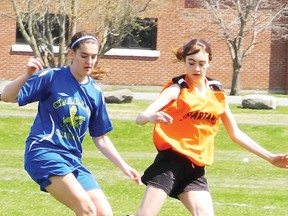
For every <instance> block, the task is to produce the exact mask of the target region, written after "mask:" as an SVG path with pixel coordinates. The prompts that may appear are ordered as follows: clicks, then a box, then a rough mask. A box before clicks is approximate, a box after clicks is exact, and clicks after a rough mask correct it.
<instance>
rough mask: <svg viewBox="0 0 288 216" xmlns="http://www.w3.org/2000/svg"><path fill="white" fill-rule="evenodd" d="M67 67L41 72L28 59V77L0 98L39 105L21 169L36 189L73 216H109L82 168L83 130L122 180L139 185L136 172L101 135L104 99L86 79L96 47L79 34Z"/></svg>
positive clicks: (107, 125) (105, 122)
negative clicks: (131, 181) (47, 195)
mask: <svg viewBox="0 0 288 216" xmlns="http://www.w3.org/2000/svg"><path fill="white" fill-rule="evenodd" d="M69 48H70V49H69V50H68V56H69V57H71V59H72V63H71V65H70V66H67V67H59V68H47V69H43V68H42V65H41V63H40V62H39V61H38V60H37V59H35V58H31V59H29V61H28V63H27V72H26V73H25V74H23V75H21V76H20V77H18V78H17V79H15V80H14V81H12V82H11V83H10V84H8V85H7V86H6V87H5V88H4V90H3V92H2V95H1V99H2V100H3V101H6V102H18V104H19V105H20V106H24V105H26V104H28V103H32V102H35V101H38V102H39V103H38V113H37V115H36V118H35V120H34V123H33V125H32V127H31V131H30V133H29V136H28V138H27V140H26V148H25V158H24V163H25V169H26V171H27V172H28V173H29V175H30V176H31V178H32V179H33V180H34V181H35V182H37V183H38V184H39V185H40V189H41V190H43V191H47V192H49V193H50V194H51V195H52V196H53V197H54V198H55V199H56V200H58V201H60V202H61V203H63V204H64V205H66V206H67V207H69V208H70V209H71V210H73V211H74V212H75V214H76V215H77V216H84V215H85V216H86V215H87V216H88V215H89V216H90V215H91V216H92V215H93V216H94V215H105V216H108V215H112V209H111V207H110V204H109V202H108V200H107V198H106V197H105V195H104V193H103V192H102V190H101V189H100V187H99V185H98V183H97V181H96V180H95V179H94V177H93V175H92V174H91V172H90V171H89V170H88V169H87V168H86V167H85V166H83V164H82V159H81V158H82V142H83V139H84V136H85V134H86V131H87V130H89V133H90V135H91V137H92V140H93V142H94V143H95V145H96V147H97V148H98V149H99V150H100V151H101V152H102V153H103V154H104V155H105V156H106V157H107V158H108V159H109V160H111V161H112V162H113V163H114V164H115V165H116V166H118V167H119V168H120V169H121V170H122V171H123V172H124V173H125V174H126V175H127V176H129V177H130V178H131V179H132V180H134V181H136V182H137V183H138V184H140V179H139V174H138V172H137V171H136V170H135V169H133V168H132V167H130V166H129V165H128V164H127V163H126V162H125V161H124V160H123V159H122V158H121V156H120V155H119V153H118V152H117V150H116V149H115V147H114V145H113V143H112V142H111V140H110V139H109V137H108V136H106V135H105V134H106V133H107V132H109V131H111V130H112V125H111V122H110V120H109V117H108V114H107V110H106V106H105V102H104V97H103V94H102V91H101V90H100V88H99V86H98V85H97V83H96V82H95V81H94V80H93V79H92V78H91V77H89V74H90V73H91V71H92V69H93V67H94V65H95V63H96V60H97V55H98V48H99V45H98V42H97V39H96V38H95V36H93V35H92V34H90V33H87V32H78V33H76V34H75V35H74V36H73V37H72V39H71V44H70V45H69Z"/></svg>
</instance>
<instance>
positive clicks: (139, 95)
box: [133, 87, 288, 106]
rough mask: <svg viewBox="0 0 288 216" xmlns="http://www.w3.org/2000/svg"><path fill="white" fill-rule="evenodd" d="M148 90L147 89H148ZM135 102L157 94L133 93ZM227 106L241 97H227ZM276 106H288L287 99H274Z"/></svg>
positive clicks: (151, 97) (239, 101)
mask: <svg viewBox="0 0 288 216" xmlns="http://www.w3.org/2000/svg"><path fill="white" fill-rule="evenodd" d="M148 88H149V87H148ZM133 95H134V99H135V100H155V99H156V98H157V97H158V95H159V93H142V92H141V93H140V92H133ZM227 98H228V103H229V104H241V103H242V98H243V96H229V95H228V96H227ZM276 99H277V106H288V98H280V97H278V98H276Z"/></svg>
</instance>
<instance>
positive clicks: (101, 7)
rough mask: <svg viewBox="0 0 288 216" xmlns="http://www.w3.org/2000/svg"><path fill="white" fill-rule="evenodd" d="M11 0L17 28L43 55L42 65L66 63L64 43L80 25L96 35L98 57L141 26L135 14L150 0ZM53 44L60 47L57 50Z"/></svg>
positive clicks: (37, 51) (137, 14)
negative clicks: (98, 46)
mask: <svg viewBox="0 0 288 216" xmlns="http://www.w3.org/2000/svg"><path fill="white" fill-rule="evenodd" d="M11 2H12V4H13V9H14V12H15V15H16V20H17V24H18V28H19V29H20V31H21V33H22V35H23V37H24V39H25V41H26V42H27V43H28V44H29V45H30V47H31V48H32V50H33V53H34V55H35V56H36V57H40V58H42V61H43V63H44V66H46V67H49V66H61V65H63V64H65V47H66V46H67V44H69V40H70V38H71V35H73V34H74V33H75V32H76V31H77V30H76V29H77V26H82V25H85V26H87V25H89V29H91V31H94V33H95V34H96V35H97V37H98V39H99V41H100V42H101V44H100V54H99V57H101V56H102V55H104V54H105V53H106V52H107V51H109V50H110V49H111V48H113V47H116V46H117V45H118V44H119V43H120V42H121V41H122V40H123V38H125V36H126V35H128V34H130V33H131V32H132V31H133V30H134V29H135V28H139V27H140V26H139V25H138V24H137V18H138V17H139V16H141V12H143V11H145V10H147V9H148V6H149V4H150V3H151V2H152V0H145V1H141V0H113V1H112V0H93V1H81V0H79V2H78V0H35V1H32V0H11ZM80 3H81V4H80ZM87 5H88V6H89V7H87ZM87 8H88V9H87ZM88 22H89V23H88ZM93 26H94V29H93ZM86 30H87V29H86ZM55 47H59V52H58V53H57V54H56V50H55ZM99 59H100V58H99Z"/></svg>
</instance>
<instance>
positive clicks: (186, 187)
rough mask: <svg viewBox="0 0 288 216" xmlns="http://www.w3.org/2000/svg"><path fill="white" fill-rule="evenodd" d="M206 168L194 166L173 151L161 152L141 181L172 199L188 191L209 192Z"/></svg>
mask: <svg viewBox="0 0 288 216" xmlns="http://www.w3.org/2000/svg"><path fill="white" fill-rule="evenodd" d="M204 175H205V167H199V166H197V165H195V164H193V163H192V162H191V161H190V160H189V159H187V158H186V157H185V156H182V155H180V154H179V153H177V152H175V151H173V150H165V151H161V152H159V153H158V154H157V156H156V158H155V160H154V162H153V163H152V164H151V166H149V167H148V168H147V169H146V170H145V172H144V175H143V176H142V178H141V180H142V182H143V183H144V184H145V185H152V186H154V187H157V188H161V189H162V190H164V191H165V192H166V193H167V194H168V195H169V196H170V197H173V198H176V199H178V195H179V194H181V193H183V192H188V191H209V188H208V183H207V180H206V178H205V176H204Z"/></svg>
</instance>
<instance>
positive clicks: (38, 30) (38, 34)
mask: <svg viewBox="0 0 288 216" xmlns="http://www.w3.org/2000/svg"><path fill="white" fill-rule="evenodd" d="M28 18H29V14H24V15H23V17H22V19H23V25H24V27H25V29H26V31H27V32H28ZM61 18H63V17H61V15H60V14H46V15H45V16H40V15H39V14H34V16H33V18H32V19H33V32H34V34H35V38H36V39H39V40H43V43H48V42H47V41H46V42H45V39H47V36H46V32H50V33H51V36H52V38H53V45H58V44H59V35H60V21H59V20H60V19H61ZM47 24H48V25H47ZM65 25H66V32H65V35H66V41H67V36H68V29H69V28H68V26H69V20H68V16H66V23H65ZM45 26H49V27H48V28H49V29H45ZM39 42H40V41H39ZM16 44H27V42H26V41H25V39H24V37H23V35H22V33H21V29H20V27H19V24H18V22H16Z"/></svg>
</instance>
